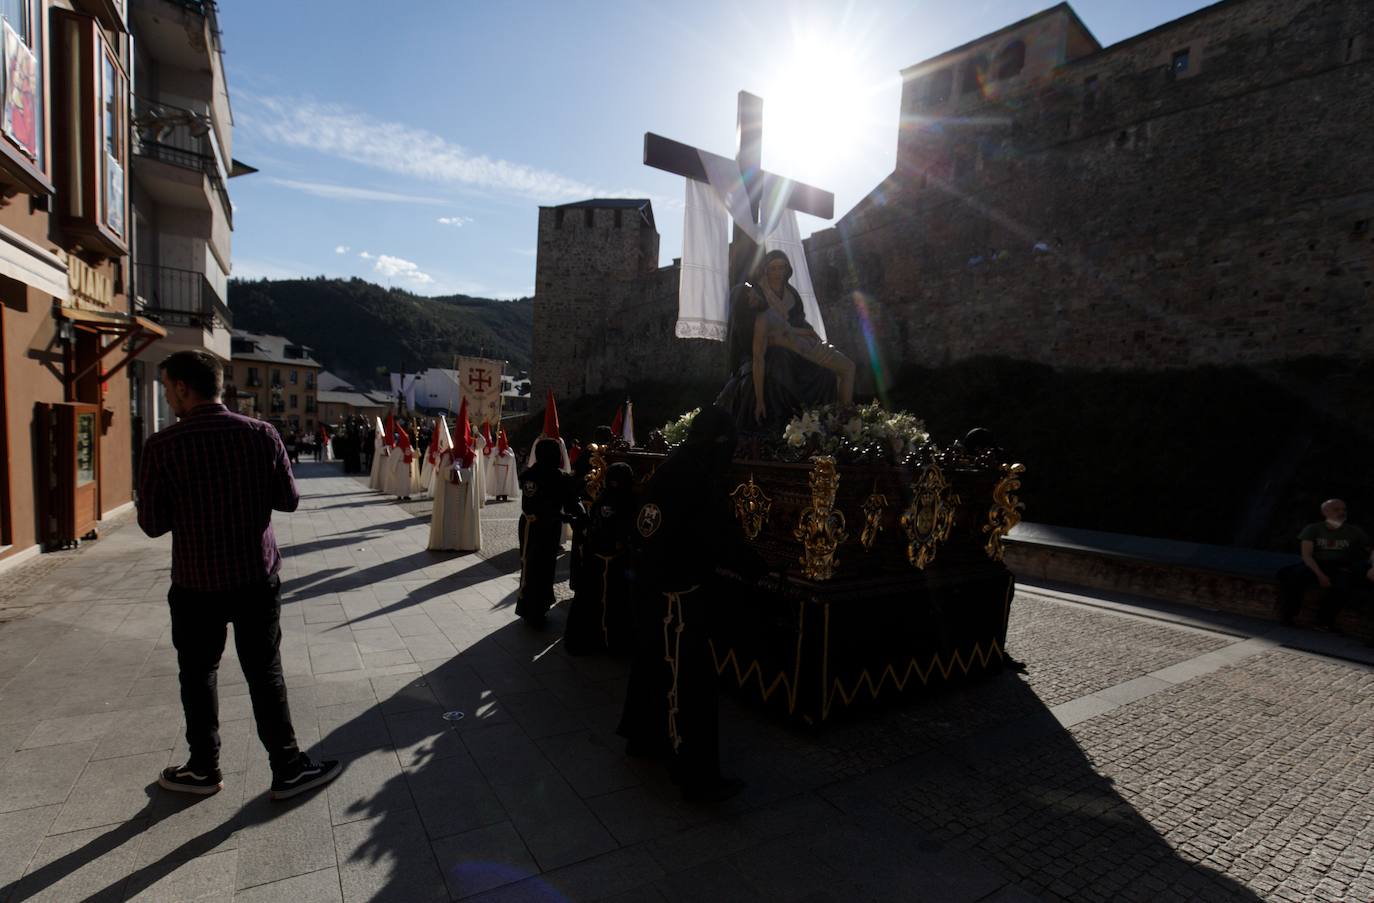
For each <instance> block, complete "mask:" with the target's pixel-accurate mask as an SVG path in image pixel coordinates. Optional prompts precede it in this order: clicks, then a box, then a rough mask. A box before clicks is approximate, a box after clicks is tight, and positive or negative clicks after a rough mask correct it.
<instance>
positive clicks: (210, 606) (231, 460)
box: [138, 351, 341, 799]
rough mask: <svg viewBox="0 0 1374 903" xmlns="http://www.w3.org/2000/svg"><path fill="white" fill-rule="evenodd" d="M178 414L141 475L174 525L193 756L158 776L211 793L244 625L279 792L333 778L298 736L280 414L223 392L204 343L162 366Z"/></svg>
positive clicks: (143, 496) (172, 785)
mask: <svg viewBox="0 0 1374 903" xmlns="http://www.w3.org/2000/svg"><path fill="white" fill-rule="evenodd" d="M159 369H160V371H161V379H162V388H163V391H164V393H165V394H166V397H167V404H168V405H169V406H170V407H171V409H172V411H173V413H175V414H176V415H177V418H178V422H177V423H176V424H174V425H173V426H170V427H168V428H167V429H165V430H163V431H161V432H159V433H157V434H155V435H153V436H150V437H149V438H148V441H147V442H146V443H145V444H144V447H143V459H142V467H141V472H140V474H139V483H138V525H139V526H140V527H142V528H143V532H145V533H147V534H148V535H149V536H161V535H162V534H164V533H166V532H168V531H171V533H172V589H171V591H170V592H169V593H168V594H167V601H168V603H169V604H170V606H171V612H172V645H173V646H175V647H176V650H177V664H178V666H179V667H180V671H181V705H182V709H183V710H184V711H185V715H186V743H187V745H188V746H189V748H190V753H191V755H190V758H189V759H188V760H187V762H186V764H185V765H178V766H172V767H170V768H166V769H164V770H163V772H162V774H161V775H159V776H158V783H159V784H161V785H162V786H163V787H165V788H167V789H168V790H177V791H181V792H185V793H198V794H211V793H215V792H216V791H218V790H220V789H221V788H222V787H223V786H224V783H223V780H222V776H221V774H220V770H219V747H220V739H219V693H218V688H217V677H218V673H219V660H220V657H221V656H222V655H223V654H224V643H225V639H226V637H227V629H226V627H227V625H228V624H233V625H234V645H235V647H236V648H237V650H238V656H239V665H240V666H241V667H242V668H243V675H244V677H245V678H247V680H248V691H249V696H250V698H251V699H252V703H253V719H254V720H255V721H256V722H257V726H258V738H259V739H260V740H261V741H262V745H263V746H264V747H266V748H267V755H268V758H269V760H270V762H271V764H272V790H271V794H272V797H273V798H274V799H285V798H287V797H291V796H295V795H296V794H298V793H302V792H304V791H306V790H309V789H310V788H312V787H318V786H320V785H322V784H326V783H328V782H329V781H332V780H333V779H334V778H336V777H337V776H338V775H339V772H340V770H341V768H340V765H339V763H338V762H335V761H324V762H313V761H311V760H310V758H309V757H308V756H306V755H305V754H304V753H302V752H301V751H300V749H299V747H297V745H296V732H295V729H294V728H293V727H292V725H291V710H290V707H289V706H288V705H287V699H286V681H285V679H284V678H283V676H282V668H281V651H280V646H281V625H280V615H281V598H280V596H281V578H280V577H278V576H277V572H278V571H279V570H280V569H281V553H280V552H279V551H278V550H277V540H276V537H275V536H274V535H273V533H272V511H273V510H274V509H275V510H277V511H295V510H296V506H297V505H298V504H300V494H299V493H298V492H297V491H296V481H295V479H294V478H293V477H292V475H291V465H290V463H289V462H288V461H287V455H286V448H285V447H284V446H283V445H282V441H281V437H280V436H279V435H277V431H276V430H275V429H273V428H272V426H271V425H270V424H267V423H263V422H261V421H257V420H252V419H250V418H248V417H244V416H242V415H240V414H234V413H231V412H230V411H229V410H228V409H227V408H225V406H224V405H223V404H222V403H221V402H220V396H221V394H222V393H223V391H224V372H223V370H222V369H221V366H220V363H219V361H218V360H217V359H216V358H215V357H214V356H212V355H210V354H208V353H206V352H204V351H179V352H177V353H176V354H173V355H171V356H169V357H168V358H167V359H166V360H164V361H163V362H162V364H161V365H160V367H159Z"/></svg>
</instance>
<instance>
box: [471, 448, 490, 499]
mask: <svg viewBox="0 0 1374 903" xmlns="http://www.w3.org/2000/svg"><path fill="white" fill-rule="evenodd" d="M472 447H473V449H474V451H475V452H476V454H477V457H476V458H475V459H474V461H473V464H472V482H473V485H474V486H476V487H477V504H478V505H480V506H482V507H483V508H485V507H486V506H487V463H486V457H487V456H486V455H484V454H482V452H483V450H485V449H486V447H487V440H486V439H483V438H482V434H481V433H478V434H477V435H475V436H473V437H472Z"/></svg>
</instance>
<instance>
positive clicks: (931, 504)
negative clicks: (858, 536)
mask: <svg viewBox="0 0 1374 903" xmlns="http://www.w3.org/2000/svg"><path fill="white" fill-rule="evenodd" d="M958 505H959V496H958V495H956V494H955V493H954V490H953V488H951V487H950V485H949V481H947V480H946V479H945V475H944V473H942V472H941V470H940V466H939V465H938V464H936V463H934V462H933V461H932V462H931V463H930V464H928V465H926V467H925V468H924V469H923V470H922V471H921V475H920V477H919V478H917V480H916V482H914V483H913V484H912V485H911V505H910V506H909V507H908V508H907V509H906V511H905V512H903V514H902V528H903V529H905V530H906V536H907V539H908V540H909V542H908V544H907V547H906V557H907V560H908V561H910V562H911V563H912V564H913V565H914V566H915V567H916V569H917V570H922V571H924V570H925V569H926V565H928V564H930V563H931V562H932V561H934V560H935V553H936V551H937V550H938V549H939V547H940V543H942V542H944V541H945V540H947V539H949V532H950V530H951V529H952V528H953V527H954V512H955V509H956V508H957V507H958Z"/></svg>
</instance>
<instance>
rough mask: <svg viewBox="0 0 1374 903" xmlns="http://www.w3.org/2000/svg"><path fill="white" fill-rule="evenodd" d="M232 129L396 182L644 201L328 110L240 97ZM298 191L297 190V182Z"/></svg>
mask: <svg viewBox="0 0 1374 903" xmlns="http://www.w3.org/2000/svg"><path fill="white" fill-rule="evenodd" d="M235 100H236V101H240V103H241V107H240V109H241V111H242V114H243V115H242V116H241V117H240V118H241V121H240V123H239V124H240V125H241V126H243V127H247V128H249V129H251V130H253V131H255V132H256V133H257V134H259V135H261V136H262V137H263V138H265V139H266V140H268V141H272V142H275V143H277V144H282V145H286V146H289V147H297V148H304V149H307V150H312V151H316V152H319V153H322V154H329V155H330V156H333V157H338V158H341V159H344V160H349V161H352V162H354V163H361V164H363V165H366V166H372V167H375V168H377V169H380V170H382V171H384V172H389V173H393V174H396V175H403V176H411V177H415V178H421V179H428V180H431V181H435V182H447V183H453V184H459V185H464V186H468V187H473V188H485V189H491V190H496V191H502V192H506V193H509V194H515V195H519V196H522V197H526V198H531V199H533V200H537V201H541V202H548V201H570V200H575V199H578V198H587V197H645V196H646V195H645V194H644V193H642V192H626V191H607V190H605V189H599V188H596V187H595V186H592V185H589V184H587V183H586V182H582V181H579V180H577V179H574V178H570V177H568V176H564V175H561V174H559V173H556V172H552V171H550V170H546V169H540V168H538V167H534V166H527V165H525V164H523V163H516V162H514V161H511V160H501V159H494V158H492V157H489V156H487V155H485V154H476V153H472V152H471V151H469V150H467V149H466V148H464V147H462V146H461V145H458V144H454V143H452V142H450V141H448V140H447V139H445V138H442V137H440V136H439V135H436V134H434V133H433V132H430V131H427V130H425V129H420V128H414V127H412V126H408V125H405V124H403V123H399V122H387V121H385V120H382V119H377V118H375V117H373V116H369V115H367V114H366V113H361V112H358V111H355V110H351V109H348V108H347V107H342V106H338V105H334V104H321V103H315V102H313V101H309V100H302V99H299V98H285V97H250V96H244V95H243V94H242V92H240V93H238V94H236V95H235ZM302 184H304V183H302Z"/></svg>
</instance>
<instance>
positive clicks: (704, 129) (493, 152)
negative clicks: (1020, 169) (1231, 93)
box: [220, 0, 1207, 298]
mask: <svg viewBox="0 0 1374 903" xmlns="http://www.w3.org/2000/svg"><path fill="white" fill-rule="evenodd" d="M1048 5H1052V4H1049V3H1047V2H1045V0H968V2H964V3H958V4H955V3H948V2H936V0H864V2H862V3H859V2H855V3H849V4H846V3H842V2H837V0H833V2H825V3H819V2H809V3H806V2H795V3H767V4H765V3H756V2H741V0H735V2H730V0H700V2H696V3H675V4H667V3H650V2H604V0H603V2H558V3H554V2H549V3H522V2H508V3H480V2H476V0H418V2H408V3H394V4H392V3H386V4H380V3H376V2H373V3H361V2H354V0H337V2H326V0H293V2H288V3H283V2H280V0H234V2H231V3H223V4H221V12H220V24H221V26H222V28H223V31H224V46H225V64H226V67H227V71H228V78H229V89H230V95H231V99H232V105H233V109H234V119H235V131H234V148H233V151H234V156H235V157H236V158H238V159H240V160H242V161H244V162H245V163H248V164H250V165H252V166H256V167H258V168H259V169H260V172H258V173H257V174H254V175H251V176H245V177H242V178H237V179H235V180H234V181H233V182H232V183H230V190H231V193H232V195H233V198H234V203H235V206H236V208H237V209H236V212H235V219H234V224H235V227H236V229H235V232H234V275H236V276H240V277H245V278H258V277H264V276H265V277H272V278H278V277H281V278H284V277H291V276H313V275H319V274H325V275H330V276H342V277H348V276H360V277H363V278H367V279H371V280H373V281H376V282H380V283H383V284H388V285H395V286H398V287H404V288H407V289H410V290H412V291H416V292H418V293H421V294H449V293H455V292H460V293H465V294H472V295H479V296H484V297H500V298H508V297H518V296H521V295H528V294H532V293H533V290H534V263H535V260H534V248H535V231H536V222H537V208H538V207H539V206H540V205H541V204H544V205H547V204H558V203H565V202H567V201H574V200H581V199H584V198H586V197H589V196H592V195H601V196H634V197H649V198H650V199H652V201H653V203H654V212H655V218H656V220H657V223H658V227H659V232H660V233H661V235H662V243H661V245H660V258H661V262H662V263H667V262H669V261H670V260H671V259H672V258H673V257H676V256H679V254H680V249H681V243H682V237H681V236H682V197H683V185H682V181H681V179H679V178H676V177H673V176H670V175H668V174H667V173H662V172H658V171H656V170H651V169H648V168H646V167H645V166H644V165H643V164H642V162H641V152H642V141H643V134H644V132H646V131H654V132H658V133H659V134H662V135H665V136H667V137H670V138H675V139H677V140H680V141H685V142H687V143H690V144H694V145H697V146H699V147H704V148H707V149H709V150H714V151H716V152H718V153H722V154H727V155H733V153H734V142H735V96H736V93H737V92H738V91H740V90H748V91H752V92H754V93H756V94H760V95H761V96H762V97H763V98H764V139H763V163H764V166H765V167H766V168H767V169H769V170H771V171H773V172H777V173H780V174H782V175H786V176H790V177H792V178H796V179H801V180H803V181H806V182H810V183H812V184H814V185H818V186H821V187H823V188H828V189H830V190H832V191H834V192H835V196H836V203H835V206H836V214H837V215H838V214H842V213H843V212H845V211H847V210H848V209H849V208H850V207H852V206H853V205H854V204H855V203H857V202H858V201H859V200H860V199H861V198H862V197H863V196H864V195H865V194H866V193H867V192H868V191H869V190H870V189H872V187H873V186H874V185H876V184H877V183H878V182H879V181H881V180H882V178H883V177H884V176H886V175H887V174H888V173H889V172H890V171H891V169H892V166H893V162H894V159H895V154H896V136H897V118H898V103H899V97H900V80H899V77H898V71H899V70H900V69H902V68H903V67H906V66H909V65H911V64H913V63H916V62H919V61H921V60H923V59H925V58H927V57H930V56H934V55H935V54H937V53H940V52H942V51H944V50H947V49H949V48H952V47H955V46H957V45H959V44H961V43H963V42H965V41H968V40H971V39H973V38H976V37H978V36H980V35H983V34H987V33H988V32H991V31H995V30H996V29H998V28H1001V27H1002V26H1004V25H1008V24H1010V23H1012V22H1014V21H1016V20H1018V19H1021V18H1024V17H1025V16H1028V15H1031V14H1033V13H1035V12H1038V11H1039V10H1041V9H1044V8H1045V7H1046V6H1048ZM1205 5H1207V4H1205V3H1202V2H1198V0H1154V2H1151V3H1140V2H1134V0H1132V2H1128V0H1078V2H1074V3H1073V6H1074V8H1075V10H1076V11H1077V12H1078V14H1079V16H1080V17H1081V18H1082V19H1083V21H1084V22H1085V23H1086V24H1087V26H1088V28H1089V29H1091V30H1092V31H1093V33H1094V34H1095V35H1096V36H1097V38H1098V40H1099V41H1101V42H1102V43H1103V44H1104V45H1106V44H1111V43H1114V42H1116V41H1119V40H1121V39H1123V38H1126V37H1130V36H1131V35H1134V34H1137V33H1139V32H1141V31H1145V30H1147V29H1149V28H1152V27H1154V26H1156V25H1158V24H1160V23H1163V22H1166V21H1168V20H1170V19H1174V18H1177V17H1178V16H1181V15H1184V14H1186V13H1189V12H1192V11H1193V10H1195V9H1199V8H1201V7H1202V6H1205ZM825 225H826V223H825V222H823V221H820V220H816V219H812V218H810V217H803V218H802V223H801V227H802V233H803V235H807V234H810V233H811V232H812V231H814V230H816V229H819V228H823V227H824V226H825Z"/></svg>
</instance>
